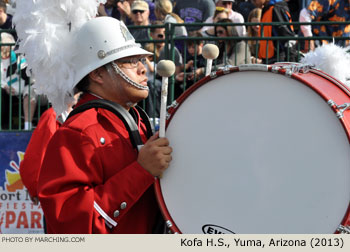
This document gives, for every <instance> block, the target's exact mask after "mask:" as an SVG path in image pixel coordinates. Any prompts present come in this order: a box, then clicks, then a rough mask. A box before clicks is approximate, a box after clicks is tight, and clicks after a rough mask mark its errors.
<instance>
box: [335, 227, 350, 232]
mask: <svg viewBox="0 0 350 252" xmlns="http://www.w3.org/2000/svg"><path fill="white" fill-rule="evenodd" d="M337 231H338V232H340V233H341V234H350V226H343V225H339V227H338V229H337Z"/></svg>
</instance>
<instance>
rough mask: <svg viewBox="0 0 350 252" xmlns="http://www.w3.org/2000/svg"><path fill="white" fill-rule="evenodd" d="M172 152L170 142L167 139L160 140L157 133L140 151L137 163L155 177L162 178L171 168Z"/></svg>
mask: <svg viewBox="0 0 350 252" xmlns="http://www.w3.org/2000/svg"><path fill="white" fill-rule="evenodd" d="M172 151H173V149H172V148H171V147H170V146H169V140H168V139H167V138H165V137H162V138H159V132H157V133H156V134H154V135H153V136H152V137H150V139H148V141H147V142H146V143H145V145H144V146H143V147H142V148H141V149H140V152H139V155H138V157H137V162H138V163H139V164H140V165H141V166H142V167H143V168H144V169H145V170H146V171H148V172H149V173H151V174H152V175H153V176H160V175H162V174H163V172H164V171H165V169H166V168H168V166H169V163H170V161H171V159H172V157H171V152H172Z"/></svg>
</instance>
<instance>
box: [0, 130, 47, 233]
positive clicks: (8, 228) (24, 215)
mask: <svg viewBox="0 0 350 252" xmlns="http://www.w3.org/2000/svg"><path fill="white" fill-rule="evenodd" d="M31 135H32V132H0V234H1V233H2V234H34V233H36V234H40V233H43V212H42V209H41V207H40V205H34V204H33V203H32V201H31V200H30V197H29V194H28V191H27V190H26V188H25V187H24V185H23V183H22V180H21V176H20V173H19V167H20V163H21V161H22V160H23V157H24V152H25V149H26V147H27V144H28V142H29V139H30V137H31Z"/></svg>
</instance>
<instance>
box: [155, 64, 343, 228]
mask: <svg viewBox="0 0 350 252" xmlns="http://www.w3.org/2000/svg"><path fill="white" fill-rule="evenodd" d="M346 103H350V91H349V90H348V88H347V87H345V86H344V85H343V84H342V83H340V82H339V81H337V80H336V79H334V78H332V77H331V76H328V75H327V74H325V73H323V72H321V71H318V70H313V69H309V68H307V67H305V66H301V65H299V64H276V65H272V66H271V65H270V66H269V65H243V66H240V67H231V68H226V69H223V70H219V71H217V72H215V73H212V74H211V75H210V76H207V77H205V78H204V79H202V80H201V81H199V82H198V83H196V84H195V85H194V86H192V87H191V88H190V89H188V90H187V91H186V92H185V93H184V94H183V95H182V96H181V97H180V98H178V99H177V101H175V102H174V103H173V105H172V106H171V108H170V109H169V111H168V112H169V118H168V121H167V129H166V136H167V137H168V138H169V141H170V145H171V146H172V147H173V161H172V162H171V164H170V167H169V168H168V169H167V170H166V171H165V173H164V174H163V176H162V178H161V179H160V180H157V182H156V194H157V198H158V201H159V204H160V207H161V210H162V213H163V216H164V218H165V219H166V222H167V225H168V227H169V228H170V230H171V231H172V232H173V233H189V234H201V233H241V234H248V233H253V234H259V233H281V234H287V233H291V234H293V233H311V234H314V233H317V234H321V233H337V232H348V231H349V225H350V216H349V202H350V146H349V129H350V111H348V110H347V109H348V105H349V104H346Z"/></svg>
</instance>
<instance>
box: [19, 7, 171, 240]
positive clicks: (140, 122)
mask: <svg viewBox="0 0 350 252" xmlns="http://www.w3.org/2000/svg"><path fill="white" fill-rule="evenodd" d="M100 2H103V1H102V0H86V1H84V5H81V2H80V1H70V2H69V1H68V2H64V3H63V1H51V2H50V4H47V1H43V2H37V1H28V0H18V1H17V10H16V14H17V16H16V17H15V21H16V29H17V31H18V33H19V37H20V40H21V42H20V44H19V50H20V51H21V52H23V53H25V54H26V56H27V58H28V65H29V67H30V71H31V73H32V74H33V75H34V76H35V78H36V85H37V86H36V89H37V90H38V92H39V93H42V94H45V95H47V97H48V99H49V101H50V102H51V103H52V106H53V108H54V109H55V111H56V113H57V114H60V113H61V110H62V109H63V108H65V107H66V105H67V104H68V103H69V102H70V100H69V99H70V98H71V96H70V95H69V94H72V93H74V92H78V91H80V92H82V95H81V97H80V100H79V101H78V103H77V105H76V107H75V109H76V108H79V107H80V106H82V105H83V104H86V103H87V102H89V101H93V100H95V101H98V100H99V101H105V102H110V103H113V104H115V106H116V107H118V106H119V109H120V111H122V112H123V113H122V114H123V115H124V118H125V117H127V118H128V119H129V122H128V123H126V124H124V123H123V120H122V116H120V115H118V116H117V115H115V114H114V113H113V112H112V111H110V110H109V109H104V108H97V107H93V108H90V109H87V110H85V111H83V112H80V113H76V114H74V115H72V114H71V116H70V117H69V118H68V119H67V120H66V121H65V122H64V123H63V124H62V126H61V127H60V128H59V129H58V130H57V131H56V132H55V134H54V135H53V136H52V138H51V139H50V142H49V143H48V145H47V148H46V153H45V156H44V159H43V163H42V166H41V170H40V175H39V180H38V186H37V191H38V197H39V201H40V203H41V206H42V209H43V211H44V216H45V220H46V224H47V232H48V233H104V234H106V233H128V234H130V233H152V232H161V231H162V230H160V229H159V226H160V227H162V225H158V224H159V223H161V224H163V222H162V221H158V220H159V218H158V216H160V210H159V207H158V204H157V201H156V197H155V193H154V189H153V183H154V181H155V177H156V176H160V175H162V173H163V172H164V170H165V169H167V168H168V166H169V163H170V161H171V159H172V156H171V153H172V148H171V147H170V146H169V141H168V139H166V138H164V137H163V138H162V137H159V135H158V133H156V134H154V135H153V136H152V134H153V133H152V130H151V129H150V124H149V122H147V120H148V118H147V116H146V115H145V114H144V112H143V111H142V110H138V109H136V107H135V105H136V104H137V103H138V102H140V101H141V100H143V99H145V98H146V97H147V96H148V93H149V90H148V87H147V77H146V68H145V66H144V64H143V62H144V60H145V57H146V56H148V55H150V54H151V53H149V52H147V51H145V50H143V49H142V48H141V46H140V45H139V44H136V43H135V39H134V38H133V36H132V35H131V34H130V32H129V31H128V29H127V27H126V26H125V25H124V23H122V22H120V21H119V20H117V19H114V18H111V17H95V16H96V13H97V6H98V5H99V3H100ZM64 4H66V5H70V6H63V5H64ZM48 6H49V7H48ZM62 6H63V7H65V8H63V9H64V10H65V11H66V12H64V11H61V12H59V13H62V14H63V15H62V17H61V19H60V20H59V19H57V17H56V16H55V15H56V14H57V9H58V8H62ZM84 8H85V9H84ZM83 9H84V11H85V10H86V13H82V10H83ZM33 12H36V13H38V12H40V13H41V14H42V15H38V16H40V20H37V21H38V22H35V20H34V21H33V19H34V18H35V16H33V15H32V13H33ZM53 16H55V17H53ZM94 17H95V18H94ZM42 19H44V22H40V21H42ZM28 20H30V21H28ZM57 20H58V21H57ZM62 20H65V21H62ZM66 21H67V22H66ZM55 22H58V23H55ZM67 24H68V25H67ZM41 25H42V26H41ZM52 25H53V26H55V29H56V33H55V34H53V33H52V32H51V30H50V29H51V27H52ZM46 29H49V30H46ZM33 30H35V32H33ZM33 34H38V36H34V35H33ZM52 34H53V36H52V37H50V36H51V35H52ZM57 38H58V39H57ZM41 45H42V46H41ZM38 48H40V52H41V55H37V54H34V53H33V50H34V51H35V52H37V51H38ZM45 56H47V57H45ZM75 109H74V110H75ZM74 110H73V112H71V113H74ZM75 111H77V110H75ZM128 125H129V126H130V125H133V127H134V128H135V130H133V133H135V132H138V133H139V135H140V138H141V140H140V141H139V143H138V146H137V147H138V148H135V147H134V146H133V144H134V143H131V141H130V140H131V136H129V132H128V130H127V128H128V127H127V126H128ZM147 126H148V127H147ZM147 138H149V139H147ZM140 142H141V143H140ZM142 144H143V145H142ZM155 227H156V228H158V229H157V230H156V229H155Z"/></svg>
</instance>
